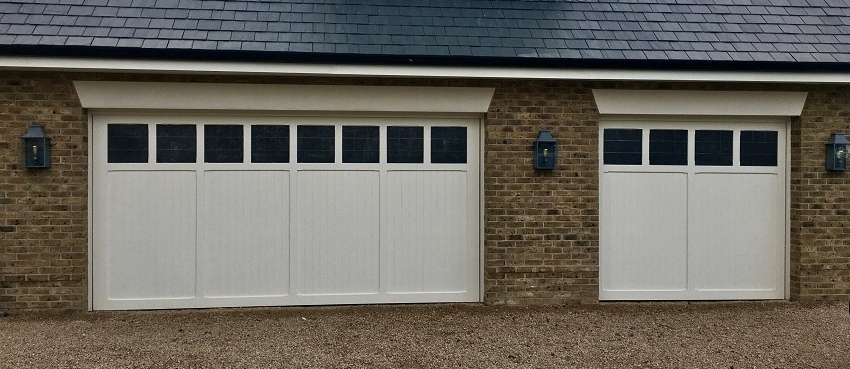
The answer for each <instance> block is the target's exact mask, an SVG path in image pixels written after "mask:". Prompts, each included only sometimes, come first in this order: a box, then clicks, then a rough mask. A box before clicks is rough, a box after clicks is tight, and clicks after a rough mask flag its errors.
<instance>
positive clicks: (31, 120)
mask: <svg viewBox="0 0 850 369" xmlns="http://www.w3.org/2000/svg"><path fill="white" fill-rule="evenodd" d="M30 124H40V125H42V126H44V128H45V130H46V132H47V134H48V136H50V137H51V139H52V150H53V155H52V160H53V163H52V164H53V166H52V168H50V169H49V170H26V169H23V168H22V165H21V164H20V162H21V159H20V158H21V152H20V136H21V135H22V134H24V132H26V130H27V126H29V125H30ZM87 135H88V127H87V125H86V120H85V115H84V113H83V110H82V108H80V103H79V101H78V99H77V96H76V93H75V92H74V89H73V86H72V85H71V84H70V81H69V80H68V79H66V78H64V77H63V76H62V75H59V74H38V73H14V72H3V73H0V310H5V309H56V310H63V309H71V310H79V309H85V307H86V291H87V287H86V267H87V252H88V246H87V241H86V240H87V238H86V237H87V235H86V230H87V221H86V216H87V198H88V194H87V191H88V189H87V184H86V182H87V178H88V165H87V157H86V155H87V147H86V145H87V143H86V137H87Z"/></svg>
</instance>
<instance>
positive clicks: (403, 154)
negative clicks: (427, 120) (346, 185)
mask: <svg viewBox="0 0 850 369" xmlns="http://www.w3.org/2000/svg"><path fill="white" fill-rule="evenodd" d="M424 132H425V130H424V128H423V127H393V126H390V127H387V162H388V163H421V162H422V161H423V152H422V147H423V145H424V137H425V133H424Z"/></svg>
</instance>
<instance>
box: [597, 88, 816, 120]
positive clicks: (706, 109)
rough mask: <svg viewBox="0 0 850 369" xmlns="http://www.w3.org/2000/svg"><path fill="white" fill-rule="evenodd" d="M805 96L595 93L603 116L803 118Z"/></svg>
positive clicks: (689, 92) (670, 91)
mask: <svg viewBox="0 0 850 369" xmlns="http://www.w3.org/2000/svg"><path fill="white" fill-rule="evenodd" d="M806 95H807V93H806V92H786V91H686V90H605V89H594V90H593V98H594V99H595V100H596V106H597V107H598V109H599V113H600V114H612V115H614V114H628V115H679V116H681V115H705V116H784V117H796V116H800V113H801V112H802V111H803V104H804V103H805V102H806Z"/></svg>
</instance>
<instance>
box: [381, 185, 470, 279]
mask: <svg viewBox="0 0 850 369" xmlns="http://www.w3.org/2000/svg"><path fill="white" fill-rule="evenodd" d="M468 177H469V174H468V173H466V172H462V171H430V172H422V171H391V172H389V173H388V176H387V186H388V195H387V198H388V213H389V214H392V216H390V217H389V219H388V220H387V222H388V223H387V233H388V243H387V244H388V246H389V247H388V248H387V263H388V264H389V270H388V272H389V278H387V280H388V281H389V282H390V284H389V286H387V289H388V292H390V293H421V292H444V293H455V294H464V293H468V292H472V291H470V290H469V289H468V285H469V283H470V281H471V280H475V279H477V275H476V273H475V269H474V268H472V265H471V264H474V263H475V262H477V260H475V259H476V258H473V257H471V255H470V254H469V252H468V251H469V249H464V248H463V247H462V246H463V245H464V244H466V242H467V237H468V232H469V229H470V226H471V225H470V224H469V223H468V218H469V215H470V214H469V213H470V211H474V209H469V208H467V207H466V205H465V204H467V203H468V201H467V198H466V196H467V187H468V183H467V182H468ZM470 259H472V260H470ZM470 261H472V263H470ZM476 282H477V281H476Z"/></svg>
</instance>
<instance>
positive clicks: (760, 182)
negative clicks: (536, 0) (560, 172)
mask: <svg viewBox="0 0 850 369" xmlns="http://www.w3.org/2000/svg"><path fill="white" fill-rule="evenodd" d="M787 126H788V123H787V121H783V119H776V118H774V119H765V118H742V117H737V118H725V119H724V118H714V119H708V118H699V117H692V118H684V117H678V118H677V117H670V116H667V117H658V116H657V117H653V118H646V119H626V118H622V119H617V118H610V117H609V118H603V120H602V122H601V124H600V135H599V137H600V147H599V150H600V151H599V153H600V181H601V192H600V230H599V231H600V246H599V247H600V250H599V252H600V256H599V258H600V288H599V298H600V299H601V300H730V299H735V300H737V299H782V298H784V297H785V288H786V283H785V274H784V273H785V270H786V268H787V263H788V246H787V241H786V233H787V232H786V229H787V224H786V220H787V213H786V211H787V210H786V186H787V177H786V171H787V162H786V158H787V154H786V143H787V129H788V128H787ZM607 128H626V129H642V130H643V131H642V132H643V139H642V145H643V148H642V156H643V157H642V164H641V165H611V164H606V163H604V160H603V159H602V153H603V152H604V143H603V142H602V140H603V139H604V130H605V129H607ZM651 129H683V130H687V132H688V164H687V165H681V166H678V165H677V166H673V165H649V155H648V150H649V130H651ZM696 130H731V131H733V137H734V140H735V141H734V145H733V149H734V155H733V165H732V166H697V165H695V161H694V152H695V145H694V138H695V132H696ZM742 130H769V131H776V132H777V133H778V146H777V166H741V165H740V160H739V159H740V155H739V154H738V150H739V149H740V145H739V143H738V142H739V141H738V140H739V138H740V132H741V131H742Z"/></svg>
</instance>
